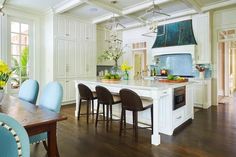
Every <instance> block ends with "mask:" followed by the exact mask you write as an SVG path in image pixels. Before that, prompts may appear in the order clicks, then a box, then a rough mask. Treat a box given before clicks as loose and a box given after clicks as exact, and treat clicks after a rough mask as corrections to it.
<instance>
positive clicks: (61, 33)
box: [54, 16, 67, 37]
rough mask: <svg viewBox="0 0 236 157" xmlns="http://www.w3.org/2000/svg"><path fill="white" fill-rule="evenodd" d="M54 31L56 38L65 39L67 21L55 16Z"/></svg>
mask: <svg viewBox="0 0 236 157" xmlns="http://www.w3.org/2000/svg"><path fill="white" fill-rule="evenodd" d="M54 25H55V30H56V36H57V37H66V34H67V20H66V18H65V17H63V16H56V21H55V24H54Z"/></svg>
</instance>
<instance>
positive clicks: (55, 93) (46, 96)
mask: <svg viewBox="0 0 236 157" xmlns="http://www.w3.org/2000/svg"><path fill="white" fill-rule="evenodd" d="M62 97H63V88H62V86H61V84H60V83H58V82H51V83H48V84H47V85H46V87H45V88H44V89H43V92H42V95H41V97H40V101H39V106H43V107H46V108H48V109H49V110H51V111H53V112H56V113H59V112H60V110H61V101H62ZM46 140H47V133H46V132H45V133H41V134H38V135H34V136H31V137H30V143H31V144H33V143H39V142H43V145H44V147H45V149H46V150H47V145H46Z"/></svg>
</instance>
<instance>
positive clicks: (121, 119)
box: [119, 108, 124, 136]
mask: <svg viewBox="0 0 236 157" xmlns="http://www.w3.org/2000/svg"><path fill="white" fill-rule="evenodd" d="M123 119H124V109H123V108H122V109H121V116H120V132H119V135H120V136H121V133H122V127H123Z"/></svg>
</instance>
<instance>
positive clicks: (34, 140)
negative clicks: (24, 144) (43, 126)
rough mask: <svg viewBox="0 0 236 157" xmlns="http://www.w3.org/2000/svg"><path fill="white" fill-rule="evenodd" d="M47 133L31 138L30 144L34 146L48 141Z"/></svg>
mask: <svg viewBox="0 0 236 157" xmlns="http://www.w3.org/2000/svg"><path fill="white" fill-rule="evenodd" d="M47 137H48V136H47V133H46V132H44V133H41V134H37V135H34V136H30V137H29V140H30V144H34V143H40V142H42V141H46V140H47Z"/></svg>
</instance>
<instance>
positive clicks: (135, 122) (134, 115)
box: [133, 111, 138, 141]
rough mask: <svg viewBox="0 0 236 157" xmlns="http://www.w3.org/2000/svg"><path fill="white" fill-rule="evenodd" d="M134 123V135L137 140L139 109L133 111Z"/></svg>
mask: <svg viewBox="0 0 236 157" xmlns="http://www.w3.org/2000/svg"><path fill="white" fill-rule="evenodd" d="M133 123H134V125H133V126H134V136H135V141H138V115H137V111H133Z"/></svg>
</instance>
